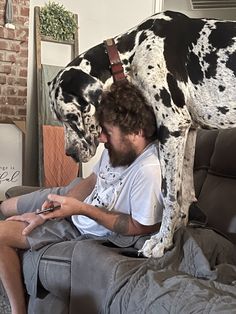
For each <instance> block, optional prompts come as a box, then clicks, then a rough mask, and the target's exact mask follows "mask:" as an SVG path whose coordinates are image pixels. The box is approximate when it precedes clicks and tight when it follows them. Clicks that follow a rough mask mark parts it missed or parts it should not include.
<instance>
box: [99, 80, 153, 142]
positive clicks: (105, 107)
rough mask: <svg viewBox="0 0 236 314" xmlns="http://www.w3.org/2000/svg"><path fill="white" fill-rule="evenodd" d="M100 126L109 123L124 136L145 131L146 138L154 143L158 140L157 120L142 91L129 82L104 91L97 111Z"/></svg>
mask: <svg viewBox="0 0 236 314" xmlns="http://www.w3.org/2000/svg"><path fill="white" fill-rule="evenodd" d="M96 119H97V121H98V123H99V124H100V125H103V124H104V123H109V124H112V125H115V126H118V127H119V128H120V129H121V131H122V132H123V133H124V134H132V133H135V134H137V133H138V132H139V131H140V130H142V131H143V135H144V137H145V138H146V139H147V140H149V141H153V140H155V139H156V138H157V125H156V118H155V115H154V112H153V109H152V107H151V106H149V105H148V104H147V101H146V99H145V98H144V96H143V94H142V93H141V91H140V90H139V89H138V88H137V87H136V86H134V85H133V84H131V83H130V82H128V81H125V82H119V83H115V84H112V85H111V88H110V90H109V91H104V92H103V95H102V99H101V102H100V104H99V106H98V108H97V110H96Z"/></svg>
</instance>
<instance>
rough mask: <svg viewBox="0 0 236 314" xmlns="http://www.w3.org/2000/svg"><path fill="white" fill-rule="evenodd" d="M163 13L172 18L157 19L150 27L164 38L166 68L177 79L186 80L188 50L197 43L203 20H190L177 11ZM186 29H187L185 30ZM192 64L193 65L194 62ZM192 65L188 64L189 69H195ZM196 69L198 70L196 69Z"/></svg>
mask: <svg viewBox="0 0 236 314" xmlns="http://www.w3.org/2000/svg"><path fill="white" fill-rule="evenodd" d="M165 15H167V16H170V17H171V18H172V20H170V21H166V20H162V19H158V20H156V21H155V23H154V24H153V28H152V29H153V32H154V34H155V35H156V36H159V37H163V38H164V57H165V61H166V66H167V69H168V70H169V72H170V73H172V74H173V76H174V77H176V79H177V80H179V81H183V82H187V81H188V73H187V69H186V64H188V54H189V50H190V47H191V46H192V45H193V44H195V43H197V39H198V38H199V36H200V35H199V33H200V30H201V29H202V28H203V26H204V24H205V22H204V21H203V20H200V19H198V20H197V19H196V20H192V19H190V18H188V17H187V16H185V15H183V14H181V13H178V12H171V11H166V12H165ZM186 30H188V31H187V32H186ZM183 34H185V36H183ZM193 65H194V66H195V62H194V64H193ZM193 65H190V66H189V70H191V71H194V70H195V69H194V67H193ZM197 71H199V70H198V69H197Z"/></svg>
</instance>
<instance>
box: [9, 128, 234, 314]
mask: <svg viewBox="0 0 236 314" xmlns="http://www.w3.org/2000/svg"><path fill="white" fill-rule="evenodd" d="M235 156H236V129H232V130H224V131H217V130H213V131H207V130H200V131H199V132H198V137H197V146H196V154H195V166H194V179H195V190H196V195H197V198H198V201H197V203H195V204H192V205H191V209H190V223H189V226H188V227H187V228H182V229H180V230H178V231H177V232H176V235H175V239H174V246H173V248H172V249H171V250H170V251H168V252H166V254H165V256H164V257H163V258H161V259H152V258H151V259H147V258H143V257H142V256H138V254H137V248H138V247H141V246H142V244H143V242H144V240H145V239H143V238H139V239H138V240H137V238H134V239H133V238H129V239H127V238H122V237H118V238H116V239H112V241H109V240H106V239H103V240H98V239H83V240H81V241H69V242H62V243H57V244H54V245H49V246H47V247H45V248H44V249H42V250H40V251H36V252H30V251H28V252H26V253H24V254H22V260H23V272H24V278H25V284H26V289H27V294H28V296H29V306H28V312H29V313H34V314H37V313H40V314H43V313H55V314H60V313H63V314H65V313H72V314H74V313H76V314H78V313H81V314H83V313H86V314H87V313H89V314H93V313H112V314H115V313H139V311H141V312H142V313H170V312H172V311H173V310H174V309H175V311H176V313H190V312H191V313H196V312H201V309H205V308H208V309H209V311H210V309H211V310H212V311H213V312H217V311H219V312H220V311H221V310H222V311H224V313H235V312H234V311H235V308H236V286H235V282H236V253H235V252H236V250H235V248H236V247H235V243H236V207H235V204H236V162H235V160H236V159H235ZM22 192H24V190H21V191H19V192H18V191H17V189H16V188H14V189H10V190H9V191H7V197H11V196H13V195H16V193H22ZM212 229H213V230H214V231H212ZM222 235H223V236H222ZM229 240H230V241H229ZM117 243H119V247H118V246H117V245H116V244H117ZM132 243H136V244H135V245H132ZM183 287H185V289H184V290H183V293H180V292H181V291H182V290H181V289H183ZM199 287H201V289H200V288H199ZM204 289H205V290H204ZM202 291H205V292H204V293H203V292H202ZM203 296H204V297H203ZM206 296H207V299H206V300H205V297H206ZM203 299H204V302H205V303H204V302H203ZM181 300H182V301H181ZM190 300H192V301H191V302H190ZM213 300H215V302H213ZM225 300H227V302H228V303H230V306H226V305H227V304H228V303H227V302H226V301H225ZM218 301H219V302H218ZM201 306H202V307H201ZM213 306H214V308H213ZM140 308H141V309H142V310H138V309H140ZM202 311H203V310H202ZM141 312H140V313H141Z"/></svg>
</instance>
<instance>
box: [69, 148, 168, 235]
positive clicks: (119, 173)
mask: <svg viewBox="0 0 236 314" xmlns="http://www.w3.org/2000/svg"><path fill="white" fill-rule="evenodd" d="M94 172H95V173H96V175H97V182H96V185H95V187H94V190H93V191H92V193H91V194H90V195H89V196H88V197H87V198H86V199H85V203H87V204H91V205H93V206H97V207H103V208H106V209H107V210H108V211H112V210H115V211H119V212H121V213H126V214H130V215H131V216H132V217H133V218H134V219H135V220H136V221H138V222H139V223H140V224H142V225H154V224H156V223H158V222H160V221H161V219H162V209H163V203H162V195H161V170H160V163H159V159H158V152H157V147H156V144H154V143H152V144H150V145H149V146H147V148H146V149H145V150H144V151H143V153H142V154H141V155H140V156H138V158H136V160H135V161H134V162H133V163H132V164H131V165H130V166H129V167H112V166H111V165H110V162H109V155H108V151H107V149H104V152H103V154H102V156H101V159H100V161H99V162H98V163H97V165H96V166H95V167H94ZM72 220H73V223H74V225H75V226H76V227H77V228H78V230H79V231H80V232H81V234H93V235H97V236H105V235H109V234H112V231H110V230H108V229H107V228H105V227H103V226H102V225H99V224H98V223H97V222H96V221H95V220H93V219H91V218H89V217H86V216H82V215H74V216H72Z"/></svg>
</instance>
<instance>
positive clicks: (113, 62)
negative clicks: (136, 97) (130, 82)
mask: <svg viewBox="0 0 236 314" xmlns="http://www.w3.org/2000/svg"><path fill="white" fill-rule="evenodd" d="M104 45H105V48H106V51H107V54H108V57H109V61H110V69H111V74H112V76H113V81H114V83H116V82H118V81H123V80H126V79H127V78H126V76H125V73H124V69H123V66H122V62H121V60H120V56H119V53H118V50H117V48H116V44H115V41H114V39H113V38H109V39H106V40H104Z"/></svg>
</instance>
